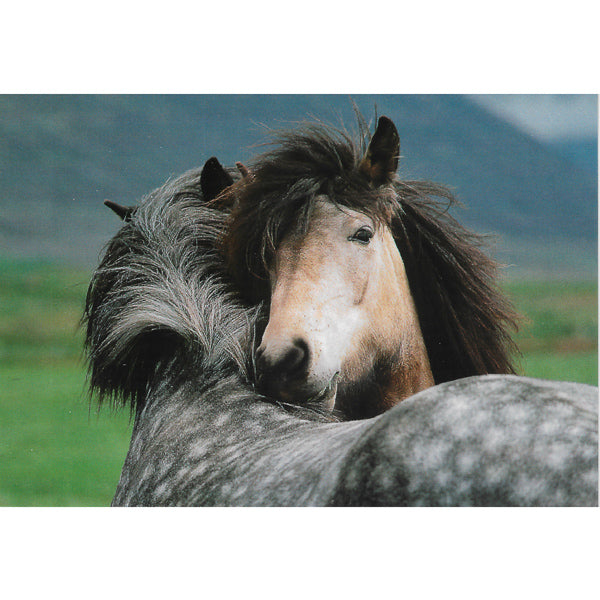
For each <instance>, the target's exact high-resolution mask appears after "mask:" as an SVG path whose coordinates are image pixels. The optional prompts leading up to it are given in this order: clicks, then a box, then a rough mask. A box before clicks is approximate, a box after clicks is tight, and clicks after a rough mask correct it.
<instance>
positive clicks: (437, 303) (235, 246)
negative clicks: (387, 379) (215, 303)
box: [217, 123, 516, 383]
mask: <svg viewBox="0 0 600 600" xmlns="http://www.w3.org/2000/svg"><path fill="white" fill-rule="evenodd" d="M361 124H362V123H359V125H361ZM276 142H278V143H277V145H276V146H275V147H274V149H272V150H271V151H269V152H267V153H265V154H263V155H262V156H260V157H259V158H258V159H257V160H256V161H255V162H254V164H252V165H251V167H250V171H251V176H248V177H245V178H244V179H242V180H241V181H240V182H238V183H236V184H235V185H233V186H231V187H230V188H228V189H227V190H225V192H224V194H222V195H221V196H220V197H219V198H217V201H218V202H219V203H220V204H223V203H224V204H227V205H229V206H231V207H233V208H232V214H231V217H230V219H229V223H228V229H227V233H226V235H225V238H224V252H225V255H226V258H227V263H228V268H229V270H230V272H231V273H232V275H233V277H234V279H235V280H236V282H237V284H238V286H239V288H240V290H241V292H242V294H244V295H245V296H246V298H247V299H248V300H249V301H251V302H258V301H266V302H268V300H269V287H268V286H269V283H268V265H269V261H270V259H271V257H272V255H273V252H274V250H275V249H276V248H277V247H278V244H279V243H280V241H281V239H282V237H283V236H284V235H285V233H286V232H287V231H288V229H289V228H290V227H291V226H292V225H294V226H298V225H299V226H302V225H303V224H306V223H307V222H308V219H309V218H310V214H311V211H312V207H313V206H314V202H315V198H316V197H317V196H318V195H320V194H326V195H328V196H329V198H330V199H331V200H332V201H333V202H335V203H336V204H338V205H341V206H347V207H349V208H352V209H355V210H358V211H361V212H364V213H366V214H368V215H369V216H371V217H372V218H374V219H376V220H377V221H378V222H381V223H385V224H387V225H388V226H390V227H391V229H392V232H393V235H394V238H395V240H396V244H397V246H398V249H399V250H400V253H401V255H402V258H403V260H404V262H405V267H406V271H407V276H408V279H409V283H410V288H411V292H412V294H413V297H414V300H415V304H416V308H417V312H418V316H419V320H420V322H421V327H422V329H423V336H424V339H425V344H426V347H427V351H428V354H429V358H430V362H431V367H432V371H433V375H434V379H435V382H436V383H442V382H443V381H448V380H452V379H458V378H461V377H466V376H469V375H479V374H485V373H514V368H513V365H512V362H511V353H513V352H514V351H515V350H516V347H515V345H514V342H513V341H512V339H511V331H512V330H514V329H515V327H516V325H515V322H516V314H515V312H514V311H513V309H512V307H511V305H510V303H509V302H508V300H507V299H506V298H505V297H504V296H503V294H502V293H501V291H500V290H499V289H498V286H497V265H496V263H495V262H494V261H493V260H492V259H490V258H489V257H488V256H487V255H486V254H485V253H484V252H483V251H482V250H481V247H482V246H483V245H484V243H483V242H484V238H483V237H482V236H480V235H478V234H475V233H473V232H471V231H469V230H467V229H466V228H464V227H463V226H462V225H460V224H459V223H458V222H457V221H456V220H455V219H454V218H453V217H451V216H450V215H449V214H448V208H449V206H450V205H452V204H453V203H454V201H455V200H454V197H453V195H452V193H451V192H450V191H449V190H448V189H447V188H446V187H444V186H442V185H438V184H434V183H430V182H423V181H402V180H400V179H399V178H398V177H395V179H394V180H393V181H392V182H391V183H390V184H388V185H385V186H382V187H378V188H374V187H373V185H372V184H371V183H370V182H369V181H368V179H367V178H366V177H365V175H364V173H363V172H362V171H361V169H360V161H361V158H362V157H363V155H364V150H365V147H366V143H367V142H368V135H367V133H366V128H365V127H364V126H363V127H361V134H360V136H359V141H358V143H356V142H354V141H353V140H352V139H351V137H350V136H349V135H348V133H347V132H345V131H341V130H338V129H334V128H329V127H325V126H324V125H321V124H314V125H307V126H304V127H302V128H300V129H298V130H295V131H292V132H285V133H281V134H279V135H278V136H277V138H276Z"/></svg>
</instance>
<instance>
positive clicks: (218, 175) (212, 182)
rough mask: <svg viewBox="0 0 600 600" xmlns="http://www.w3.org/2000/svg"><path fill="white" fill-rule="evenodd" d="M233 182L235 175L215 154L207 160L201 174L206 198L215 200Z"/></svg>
mask: <svg viewBox="0 0 600 600" xmlns="http://www.w3.org/2000/svg"><path fill="white" fill-rule="evenodd" d="M232 183H233V177H232V176H231V175H230V174H229V173H228V172H227V171H226V170H225V169H224V168H223V167H222V166H221V163H220V162H219V161H218V160H217V159H216V158H215V157H214V156H213V157H212V158H209V159H208V160H207V161H206V163H205V164H204V167H203V168H202V173H201V174H200V188H201V189H202V196H203V197H204V200H206V201H210V200H213V199H214V198H216V197H217V196H218V195H219V194H220V193H221V192H222V191H223V190H224V189H225V188H226V187H229V186H230V185H231V184H232Z"/></svg>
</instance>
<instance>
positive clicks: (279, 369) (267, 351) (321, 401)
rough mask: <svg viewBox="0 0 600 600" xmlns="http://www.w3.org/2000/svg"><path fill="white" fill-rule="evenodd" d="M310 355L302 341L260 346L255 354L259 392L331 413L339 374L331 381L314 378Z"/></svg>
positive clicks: (306, 345) (307, 347) (298, 339)
mask: <svg viewBox="0 0 600 600" xmlns="http://www.w3.org/2000/svg"><path fill="white" fill-rule="evenodd" d="M310 359H311V352H310V349H309V346H308V344H307V343H306V342H305V341H304V340H303V339H301V338H294V339H292V340H291V341H290V342H284V343H278V344H271V345H269V346H265V345H261V346H260V347H259V348H258V350H257V351H256V383H257V388H258V391H259V392H261V393H262V394H264V395H265V396H269V397H271V398H274V399H276V400H280V401H282V402H286V403H290V404H298V405H312V406H318V407H319V408H322V409H325V410H329V411H331V410H333V407H334V404H335V397H336V393H337V384H338V379H339V372H336V373H334V374H333V376H332V377H328V378H323V377H315V376H314V375H313V374H311V372H310V370H309V365H310Z"/></svg>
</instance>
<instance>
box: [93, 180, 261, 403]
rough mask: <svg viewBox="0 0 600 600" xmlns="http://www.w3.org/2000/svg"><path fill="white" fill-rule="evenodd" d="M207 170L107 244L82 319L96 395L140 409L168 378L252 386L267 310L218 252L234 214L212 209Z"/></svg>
mask: <svg viewBox="0 0 600 600" xmlns="http://www.w3.org/2000/svg"><path fill="white" fill-rule="evenodd" d="M200 176H201V171H200V170H193V171H189V172H188V173H185V174H184V175H182V176H181V177H178V178H177V179H174V180H172V181H169V182H167V183H166V184H165V185H164V186H163V187H161V188H159V189H157V190H155V191H154V192H152V193H151V194H150V195H149V196H148V197H146V198H145V199H144V200H143V201H142V202H141V203H140V205H139V207H137V209H136V210H135V212H134V213H133V214H132V215H131V218H130V220H129V221H127V222H125V223H124V225H123V227H122V228H121V230H120V231H119V233H118V234H117V235H116V236H115V237H114V238H113V239H112V240H111V242H110V243H109V244H108V246H107V248H106V250H105V253H104V257H103V259H102V261H101V263H100V266H99V268H98V270H97V271H96V273H95V274H94V276H93V279H92V282H91V284H90V287H89V290H88V294H87V300H86V307H85V315H84V319H85V322H86V325H87V327H86V349H87V352H88V356H89V371H90V386H91V388H92V390H93V391H94V392H97V394H98V398H99V400H100V401H102V400H104V399H111V400H119V399H120V400H122V401H124V402H131V403H132V407H133V408H136V406H137V405H138V404H140V405H142V404H143V402H144V399H145V396H146V394H147V391H148V389H149V388H150V387H152V385H153V383H154V382H155V381H156V380H157V378H160V377H161V376H162V375H163V374H164V371H165V370H166V369H168V370H169V371H171V372H178V373H179V374H180V375H182V376H184V375H185V373H186V372H189V371H190V370H205V371H210V372H212V373H215V374H216V375H221V376H222V375H224V374H226V373H230V372H236V373H239V374H240V375H241V376H242V377H243V378H245V379H249V378H250V373H251V369H252V358H251V354H252V352H251V349H252V348H253V336H254V329H255V325H256V320H257V316H258V314H259V312H260V307H256V306H249V305H244V304H243V303H242V302H241V301H240V300H239V299H238V297H237V293H236V290H235V289H234V287H233V285H232V283H231V281H230V279H229V277H228V275H227V274H226V272H225V270H224V266H223V260H222V258H221V256H220V255H219V252H218V249H217V248H218V246H219V239H220V237H221V236H222V234H223V230H224V227H225V219H226V217H227V215H226V213H224V212H222V211H220V210H217V209H213V208H209V207H207V206H206V202H205V201H204V199H203V197H202V193H201V188H200Z"/></svg>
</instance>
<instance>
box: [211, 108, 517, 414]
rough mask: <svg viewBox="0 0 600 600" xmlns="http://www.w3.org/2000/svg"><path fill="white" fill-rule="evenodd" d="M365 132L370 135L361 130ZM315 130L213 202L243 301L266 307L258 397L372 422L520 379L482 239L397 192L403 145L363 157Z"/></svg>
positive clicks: (423, 201)
mask: <svg viewBox="0 0 600 600" xmlns="http://www.w3.org/2000/svg"><path fill="white" fill-rule="evenodd" d="M363 130H364V129H363ZM366 139H367V138H366V136H365V135H363V141H362V144H360V145H358V144H355V143H353V142H352V140H351V139H350V138H349V136H348V135H347V134H345V133H343V132H341V131H337V130H333V129H329V128H325V127H323V126H320V125H315V126H308V127H307V128H305V129H302V130H300V131H295V132H291V133H286V134H282V138H281V139H280V145H279V146H278V147H276V148H275V149H274V150H272V151H271V152H268V153H267V154H265V155H263V156H262V157H259V159H258V160H257V161H256V163H255V164H254V165H252V166H251V169H250V172H249V173H245V175H246V176H245V177H244V178H243V179H242V180H241V181H240V182H238V183H236V184H234V185H232V186H230V187H229V188H227V189H226V190H225V191H224V192H223V193H222V194H221V195H220V196H219V197H218V198H217V201H218V202H221V203H223V202H225V204H227V205H229V206H230V207H233V208H232V214H231V218H230V221H229V224H228V231H227V233H226V235H225V240H224V242H225V243H224V249H225V254H226V256H227V258H228V264H229V269H230V271H231V272H232V274H233V276H234V278H235V280H236V281H237V284H238V286H239V288H240V289H241V290H242V292H243V293H244V294H245V295H246V296H247V298H248V299H249V300H251V301H253V302H258V301H263V302H265V304H266V306H268V307H269V319H268V323H267V325H266V327H265V329H264V333H263V336H262V340H261V343H260V346H259V347H258V349H257V353H256V370H257V381H258V383H259V388H260V389H261V390H262V391H263V392H264V393H265V394H266V395H268V396H270V397H273V398H275V399H277V400H279V401H280V402H284V403H291V404H304V405H309V406H310V405H312V406H317V407H321V408H322V409H324V410H329V411H331V410H334V409H335V412H336V413H337V414H339V415H340V416H342V417H344V418H364V417H369V416H373V415H376V414H378V413H381V412H383V411H384V410H386V409H388V408H390V407H391V406H393V405H394V404H396V403H398V402H399V401H401V400H403V399H404V398H406V397H408V396H410V395H412V394H414V393H416V392H418V391H420V390H423V389H426V388H428V387H430V386H432V385H434V384H436V383H441V382H443V381H448V380H452V379H458V378H461V377H466V376H469V375H478V374H485V373H513V372H514V370H513V367H512V364H511V360H510V352H511V351H512V350H513V343H512V340H511V338H510V335H509V333H508V331H509V329H510V328H511V327H513V326H514V322H515V315H514V313H513V311H512V309H511V307H510V305H509V303H508V302H507V301H506V299H505V298H504V297H503V296H502V294H501V293H500V292H499V291H498V289H497V287H496V284H495V280H496V265H495V263H494V262H493V261H492V260H490V259H489V258H488V257H487V256H486V255H485V254H484V253H483V252H482V251H481V250H480V248H479V246H480V245H481V239H480V238H479V237H478V236H476V235H475V234H473V233H471V232H469V231H467V230H466V229H465V228H463V227H462V226H461V225H459V224H458V223H457V222H456V221H455V220H454V219H453V218H451V217H450V216H449V215H448V214H447V207H446V206H444V205H443V203H442V202H440V201H439V200H435V199H434V197H438V198H445V199H447V200H450V201H452V200H453V198H452V195H451V194H450V192H449V191H448V190H447V189H446V188H444V187H443V186H439V185H435V184H431V183H426V182H410V181H401V180H399V179H398V177H397V175H396V170H397V167H398V159H399V154H400V147H399V136H398V133H397V131H396V128H395V126H394V124H393V123H392V121H390V120H389V119H387V118H386V117H381V118H380V119H379V122H378V126H377V129H376V131H375V133H374V134H373V137H372V138H371V140H370V142H369V144H368V145H367V143H366Z"/></svg>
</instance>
